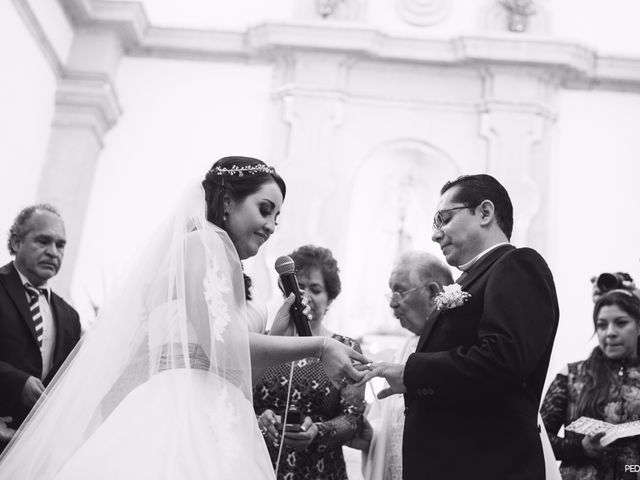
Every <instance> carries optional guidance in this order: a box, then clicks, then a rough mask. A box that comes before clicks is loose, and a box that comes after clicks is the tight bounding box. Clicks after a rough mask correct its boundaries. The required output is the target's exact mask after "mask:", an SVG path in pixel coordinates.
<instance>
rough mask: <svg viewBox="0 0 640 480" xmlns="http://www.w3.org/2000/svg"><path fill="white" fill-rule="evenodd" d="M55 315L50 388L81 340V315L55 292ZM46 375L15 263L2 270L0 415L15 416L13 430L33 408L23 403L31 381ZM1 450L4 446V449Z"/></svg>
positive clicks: (52, 310) (0, 285) (48, 377)
mask: <svg viewBox="0 0 640 480" xmlns="http://www.w3.org/2000/svg"><path fill="white" fill-rule="evenodd" d="M50 305H51V312H52V313H53V320H54V322H55V324H56V343H55V350H54V354H53V362H52V368H51V371H50V372H49V374H48V375H47V378H46V379H44V382H43V383H44V385H45V386H46V385H47V384H48V383H49V382H50V381H51V379H52V378H53V376H54V375H55V373H56V372H57V371H58V369H59V368H60V366H61V365H62V363H63V362H64V360H65V359H66V358H67V356H68V355H69V353H70V352H71V350H73V348H74V347H75V345H76V343H78V340H80V319H79V317H78V313H77V312H76V311H75V310H74V309H73V308H72V307H71V306H70V305H69V304H68V303H67V302H65V301H64V300H63V299H62V298H60V297H59V296H58V295H56V294H55V293H53V292H51V299H50ZM41 375H42V355H41V353H40V348H39V347H38V343H37V340H36V333H35V329H34V327H33V320H32V319H31V315H30V313H29V303H28V301H27V296H26V295H25V290H24V287H23V286H22V282H21V281H20V276H19V275H18V272H17V271H16V269H15V267H14V266H13V263H9V264H7V265H5V266H4V267H2V268H0V416H12V417H13V423H12V424H11V426H12V428H17V427H18V426H20V424H21V423H22V421H23V420H24V418H25V417H26V416H27V414H28V413H29V408H27V407H26V406H24V405H23V404H22V403H21V401H20V395H21V393H22V388H23V386H24V383H25V382H26V381H27V378H29V377H30V376H34V377H36V378H40V377H41ZM0 448H1V447H0Z"/></svg>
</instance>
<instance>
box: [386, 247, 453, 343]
mask: <svg viewBox="0 0 640 480" xmlns="http://www.w3.org/2000/svg"><path fill="white" fill-rule="evenodd" d="M451 283H453V277H452V276H451V271H450V270H449V267H448V266H447V265H445V264H444V263H443V262H442V261H440V260H439V259H438V258H437V257H436V256H435V255H432V254H430V253H427V252H420V251H411V252H406V253H404V254H402V255H401V256H400V258H399V259H398V261H397V262H396V264H395V266H394V268H393V271H392V272H391V276H390V277H389V288H390V289H391V291H392V292H397V293H396V294H394V295H393V297H392V299H391V301H390V302H389V306H390V307H391V308H392V309H393V313H394V315H395V316H396V318H398V320H400V324H401V325H402V326H403V327H404V328H406V329H407V330H410V331H411V332H413V333H415V334H416V335H419V334H420V333H422V330H423V329H424V325H425V323H426V321H427V318H428V317H429V315H431V313H432V312H433V310H434V309H435V301H434V299H435V296H436V295H437V294H438V293H439V292H440V291H442V287H443V285H449V284H451Z"/></svg>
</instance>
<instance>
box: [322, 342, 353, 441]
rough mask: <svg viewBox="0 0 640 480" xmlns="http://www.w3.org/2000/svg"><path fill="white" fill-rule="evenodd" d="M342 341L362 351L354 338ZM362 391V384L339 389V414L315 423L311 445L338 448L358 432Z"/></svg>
mask: <svg viewBox="0 0 640 480" xmlns="http://www.w3.org/2000/svg"><path fill="white" fill-rule="evenodd" d="M343 343H346V344H347V345H348V346H350V347H351V348H353V349H354V350H356V351H357V352H359V353H362V349H361V348H360V345H359V344H358V342H356V341H355V340H350V339H348V340H347V341H343ZM364 391H365V386H364V385H362V386H360V387H355V386H353V385H347V386H345V387H342V388H341V389H340V407H341V414H340V415H338V416H337V417H334V418H332V419H331V420H327V421H324V422H318V423H316V426H317V427H318V435H317V436H316V438H315V439H314V442H313V444H312V445H315V447H316V448H317V450H318V451H325V450H333V449H335V448H339V447H341V446H342V445H344V444H345V443H347V442H348V441H349V440H351V439H353V438H354V437H355V436H357V435H358V434H360V432H361V431H362V427H363V415H364V409H365V406H366V403H365V401H364Z"/></svg>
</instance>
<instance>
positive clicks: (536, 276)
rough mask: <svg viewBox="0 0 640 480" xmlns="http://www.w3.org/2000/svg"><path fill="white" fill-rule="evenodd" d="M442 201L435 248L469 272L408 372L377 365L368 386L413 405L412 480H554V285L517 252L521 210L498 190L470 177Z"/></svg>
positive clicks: (541, 266)
mask: <svg viewBox="0 0 640 480" xmlns="http://www.w3.org/2000/svg"><path fill="white" fill-rule="evenodd" d="M440 194H441V197H440V201H439V204H438V211H437V212H436V215H435V217H434V223H433V236H432V239H433V240H434V241H435V242H437V243H438V244H439V245H440V248H441V249H442V253H443V254H444V256H445V258H446V259H447V262H448V263H449V264H450V265H452V266H456V267H458V268H459V269H460V270H462V271H463V274H462V275H461V277H460V278H459V279H458V280H457V283H458V284H459V286H460V287H461V290H459V291H458V292H456V291H455V289H453V290H454V291H453V292H451V293H449V294H447V295H444V296H442V297H441V301H440V309H439V310H438V311H436V312H435V314H433V315H432V316H431V317H430V318H429V320H428V322H427V324H426V327H425V330H424V332H423V333H422V335H421V338H420V341H419V343H418V346H417V348H416V352H415V353H414V354H412V355H411V356H410V357H409V358H408V360H407V362H406V364H405V365H398V364H378V365H375V364H374V366H373V367H372V371H371V372H369V374H368V375H367V377H365V378H370V377H371V376H381V377H384V378H386V379H387V381H388V382H389V388H388V389H386V390H384V391H383V392H381V393H380V394H379V397H381V398H382V397H385V396H388V395H390V394H392V393H404V394H405V407H406V409H405V415H406V418H405V428H404V437H403V476H404V478H405V479H407V480H414V479H415V480H418V479H419V480H423V479H426V478H428V479H436V480H440V479H452V480H457V479H467V478H473V479H476V480H525V479H527V480H541V479H544V478H545V465H544V457H543V453H542V446H541V442H540V435H539V427H538V425H537V413H538V405H539V402H540V396H541V394H542V388H543V384H544V380H545V376H546V373H547V367H548V365H549V357H550V355H551V349H552V347H553V340H554V338H555V334H556V329H557V326H558V301H557V297H556V291H555V286H554V282H553V277H552V275H551V272H550V270H549V267H548V266H547V264H546V262H545V261H544V259H543V258H542V257H541V256H540V255H539V254H538V253H537V252H536V251H535V250H532V249H531V248H515V247H514V246H512V245H510V244H509V239H510V237H511V230H512V227H513V207H512V205H511V200H510V199H509V195H508V193H507V191H506V190H505V189H504V187H503V186H502V185H501V184H500V183H499V182H498V181H497V180H496V179H495V178H493V177H491V176H489V175H469V176H463V177H460V178H458V179H456V180H454V181H452V182H448V183H447V184H445V185H444V187H443V188H442V190H441V192H440ZM463 292H466V294H465V293H463Z"/></svg>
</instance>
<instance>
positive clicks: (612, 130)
mask: <svg viewBox="0 0 640 480" xmlns="http://www.w3.org/2000/svg"><path fill="white" fill-rule="evenodd" d="M559 100H560V101H559V114H558V129H557V135H556V141H555V144H556V148H555V151H554V155H553V170H552V172H553V174H552V188H551V192H552V200H551V201H552V205H553V206H554V207H555V208H553V209H552V222H551V226H550V228H549V231H548V235H549V238H550V243H551V245H552V246H553V254H552V255H550V258H549V259H548V260H549V263H550V265H551V268H552V270H553V273H554V276H555V279H556V286H557V289H558V297H559V301H560V314H561V319H560V327H559V329H558V335H557V338H556V344H555V348H554V353H553V358H552V363H551V365H550V367H549V369H550V373H549V374H550V376H551V375H555V373H556V372H557V371H558V370H559V369H560V367H561V366H562V365H563V364H565V363H567V362H569V361H576V360H580V359H582V358H585V357H586V355H587V354H588V353H589V352H590V351H591V349H592V348H593V346H595V339H593V338H592V333H593V323H592V313H593V303H592V302H591V283H590V282H589V279H590V278H591V277H592V276H594V275H596V274H599V273H602V272H605V271H606V272H611V271H626V272H629V273H630V274H631V276H632V277H633V278H634V279H635V280H636V284H637V285H640V263H639V262H640V221H638V209H639V208H640V198H639V190H638V182H639V179H640V160H639V159H640V135H639V134H638V133H639V126H640V95H627V94H621V93H601V92H600V93H599V92H565V93H563V94H561V95H560V99H559Z"/></svg>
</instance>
